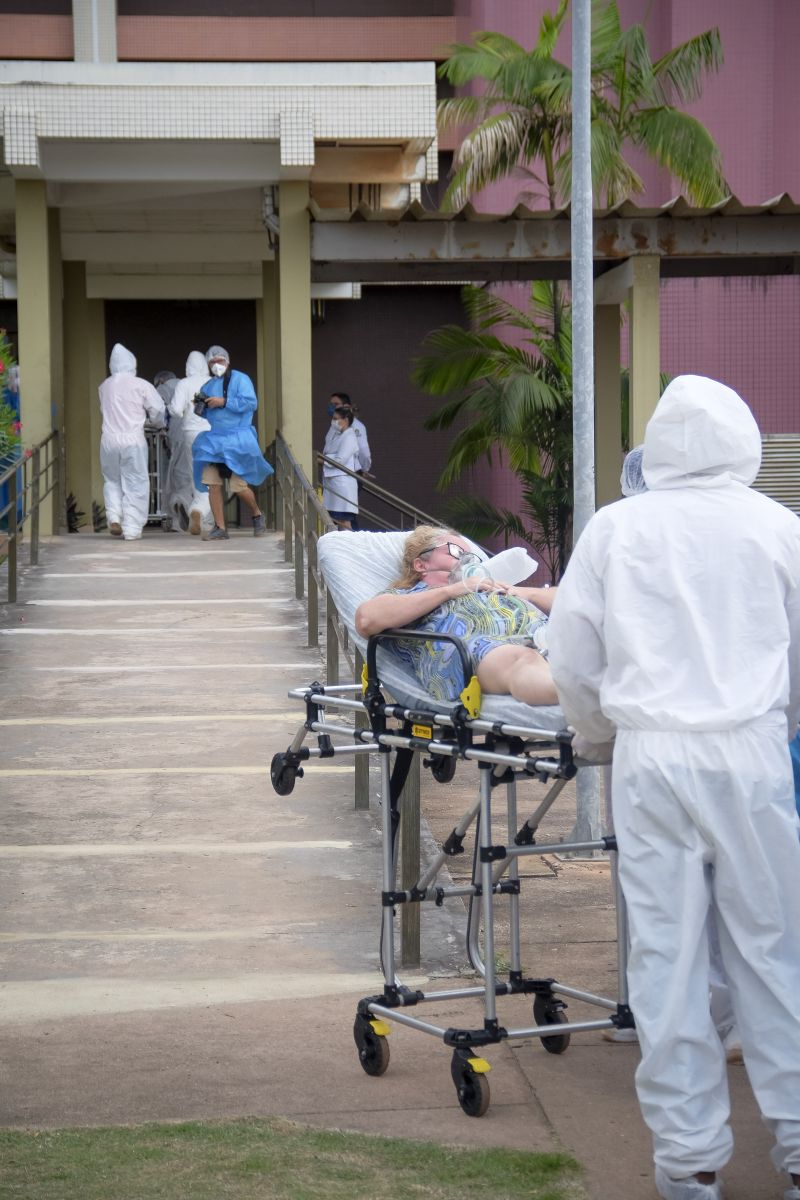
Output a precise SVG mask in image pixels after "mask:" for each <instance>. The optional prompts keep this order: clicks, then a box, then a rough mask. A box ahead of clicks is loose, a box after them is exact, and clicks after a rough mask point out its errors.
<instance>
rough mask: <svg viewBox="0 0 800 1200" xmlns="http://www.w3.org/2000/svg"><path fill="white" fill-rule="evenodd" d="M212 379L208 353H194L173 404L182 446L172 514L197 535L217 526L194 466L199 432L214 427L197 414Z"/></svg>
mask: <svg viewBox="0 0 800 1200" xmlns="http://www.w3.org/2000/svg"><path fill="white" fill-rule="evenodd" d="M210 378H211V375H210V374H209V370H208V363H207V362H206V356H205V354H203V353H202V351H200V350H192V352H191V354H190V355H189V357H188V358H187V359H186V375H185V377H184V378H183V379H179V380H178V385H177V387H176V388H175V392H174V395H173V397H172V399H171V400H170V403H169V411H170V413H171V414H172V420H173V421H176V422H178V423H179V427H180V430H181V442H180V444H178V443H177V439H176V446H175V449H174V451H173V453H174V455H175V456H176V470H175V474H174V479H175V484H176V486H175V487H174V488H173V490H172V491H171V492H170V497H169V503H170V511H171V512H174V513H175V515H176V516H177V518H178V522H179V524H180V527H181V529H183V530H184V532H185V531H186V530H187V529H188V530H189V533H193V534H199V533H201V532H202V530H203V529H204V528H205V529H211V528H212V527H213V525H214V518H213V517H212V515H211V505H210V504H209V500H208V492H200V491H198V490H197V488H196V487H195V484H194V471H193V467H192V445H193V444H194V439H195V438H196V437H197V435H198V433H202V432H203V430H205V429H210V428H211V425H210V424H209V422H208V421H207V420H206V418H205V417H199V416H198V415H197V413H196V412H195V411H194V398H195V396H196V394H197V393H198V392H199V391H200V389H201V388H202V387H203V385H204V384H206V383H208V381H209V379H210Z"/></svg>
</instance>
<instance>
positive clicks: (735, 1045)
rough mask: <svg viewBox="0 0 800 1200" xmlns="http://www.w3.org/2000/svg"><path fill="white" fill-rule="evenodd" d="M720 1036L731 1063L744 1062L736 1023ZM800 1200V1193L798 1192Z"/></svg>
mask: <svg viewBox="0 0 800 1200" xmlns="http://www.w3.org/2000/svg"><path fill="white" fill-rule="evenodd" d="M719 1036H720V1039H721V1041H722V1049H723V1050H724V1051H725V1058H726V1059H727V1061H728V1062H729V1063H740V1062H744V1055H743V1054H742V1041H741V1038H740V1037H739V1030H738V1029H737V1028H736V1026H735V1025H731V1026H730V1028H729V1029H727V1030H725V1031H723V1030H721V1029H720V1030H719ZM798 1200H800V1193H798Z"/></svg>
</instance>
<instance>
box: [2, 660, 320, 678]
mask: <svg viewBox="0 0 800 1200" xmlns="http://www.w3.org/2000/svg"><path fill="white" fill-rule="evenodd" d="M312 666H314V664H313V663H309V662H288V663H143V664H142V663H137V664H136V665H135V666H131V665H128V664H124V665H123V666H118V667H106V666H102V667H84V666H79V667H20V668H17V670H16V675H17V677H19V675H20V674H21V673H22V672H23V671H25V670H28V671H86V672H89V673H93V672H94V673H97V674H110V675H115V674H116V673H117V672H118V671H137V672H138V671H142V672H146V671H307V670H310V669H311V667H312Z"/></svg>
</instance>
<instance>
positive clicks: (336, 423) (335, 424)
mask: <svg viewBox="0 0 800 1200" xmlns="http://www.w3.org/2000/svg"><path fill="white" fill-rule="evenodd" d="M338 428H339V422H338V421H331V429H338Z"/></svg>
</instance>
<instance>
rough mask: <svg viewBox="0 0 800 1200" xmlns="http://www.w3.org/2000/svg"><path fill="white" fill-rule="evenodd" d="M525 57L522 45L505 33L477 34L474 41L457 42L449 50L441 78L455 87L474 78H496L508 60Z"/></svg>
mask: <svg viewBox="0 0 800 1200" xmlns="http://www.w3.org/2000/svg"><path fill="white" fill-rule="evenodd" d="M524 54H525V50H524V49H523V48H522V46H520V44H519V42H515V41H514V39H513V38H510V37H506V36H505V34H502V33H492V32H491V31H484V32H480V33H474V34H473V35H472V42H469V43H464V42H458V43H455V44H453V45H451V46H450V47H448V57H447V58H446V59H445V61H444V62H443V63H442V65H441V66H440V67H439V68H438V75H439V78H440V79H447V80H449V82H450V83H452V84H453V85H454V86H455V87H460V86H463V85H464V84H465V83H472V82H473V80H475V79H494V77H495V75H496V74H497V72H498V70H499V69H500V67H501V66H502V64H503V62H504V61H505V60H506V59H508V58H513V57H515V56H516V55H524Z"/></svg>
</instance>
